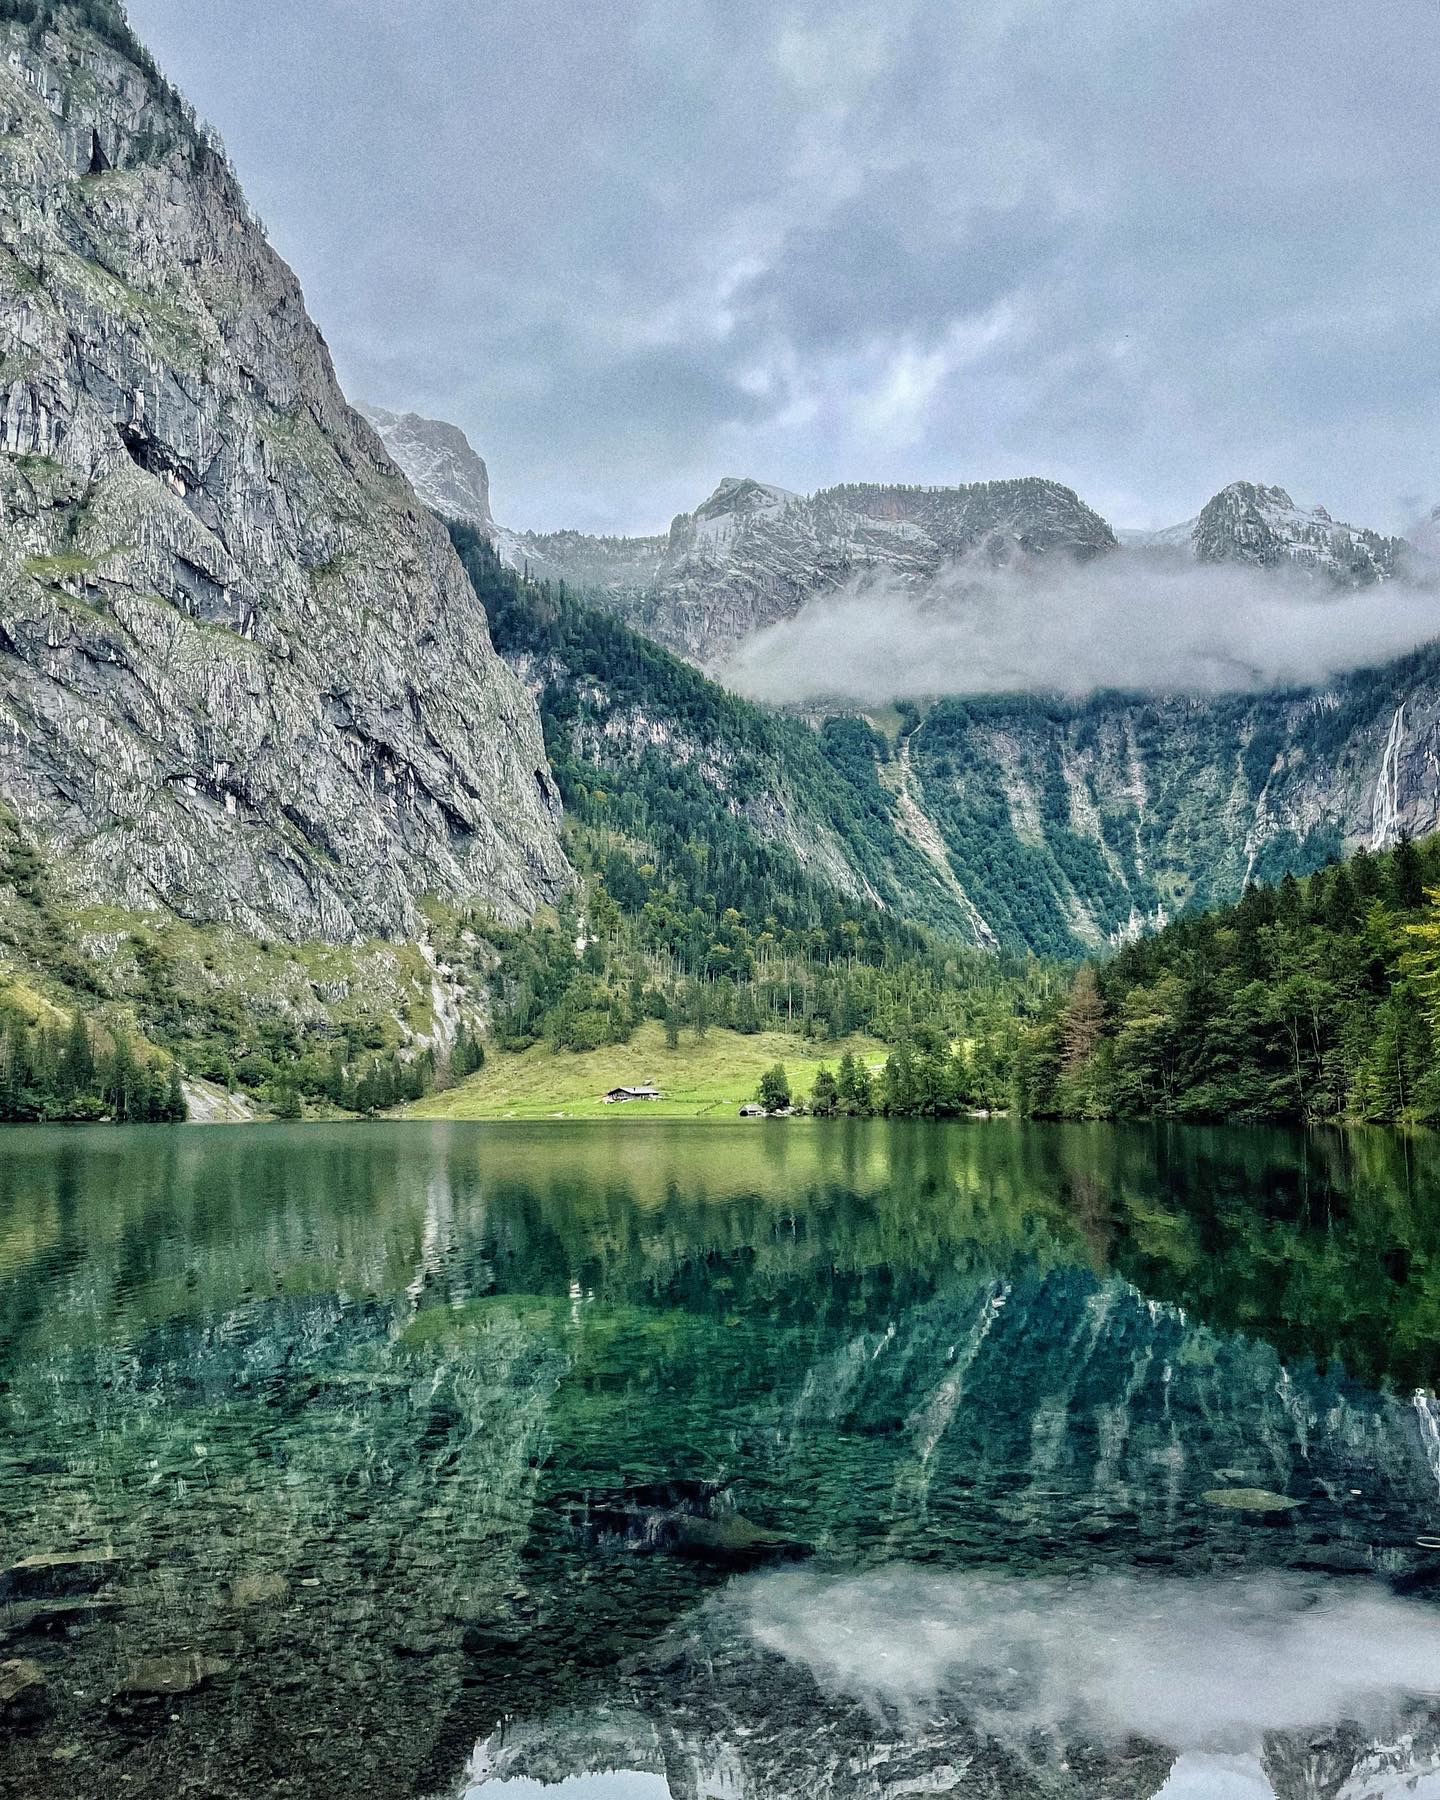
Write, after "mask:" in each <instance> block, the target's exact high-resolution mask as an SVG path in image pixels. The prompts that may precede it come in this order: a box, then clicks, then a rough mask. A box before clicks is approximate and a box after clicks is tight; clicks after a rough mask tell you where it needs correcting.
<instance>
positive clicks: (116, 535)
mask: <svg viewBox="0 0 1440 1800" xmlns="http://www.w3.org/2000/svg"><path fill="white" fill-rule="evenodd" d="M90 15H96V18H91V17H90ZM97 18H98V24H97V22H96V19H97ZM0 185H3V190H4V202H3V207H0V451H3V455H0V746H3V749H0V800H3V801H4V803H5V804H6V805H7V806H8V807H9V808H10V809H12V811H13V812H14V813H16V814H18V816H19V817H20V819H21V820H22V821H23V822H24V823H25V825H26V826H27V827H28V828H29V829H30V830H31V831H33V832H34V833H35V834H36V835H37V836H39V837H40V838H42V839H43V840H44V841H45V842H46V843H47V845H48V846H49V847H50V848H51V849H52V850H53V851H54V852H55V853H56V854H57V855H58V857H59V858H60V860H61V863H62V866H63V867H64V868H65V869H66V870H67V872H68V878H69V880H70V881H71V883H72V884H73V886H74V888H75V890H76V892H77V893H79V894H82V895H91V896H94V897H96V898H101V899H124V900H126V901H128V903H129V904H131V905H132V906H137V905H138V906H141V907H147V906H153V907H168V908H171V909H173V910H175V911H176V912H178V913H180V914H182V915H184V916H186V917H188V918H192V919H196V920H207V921H222V922H226V923H230V924H233V925H237V926H240V927H241V928H243V929H245V930H248V931H250V932H253V933H257V934H274V935H276V936H280V937H290V938H302V937H310V938H326V939H332V940H337V941H346V940H353V939H357V938H361V937H366V936H371V935H377V934H378V935H404V934H407V933H410V932H412V931H413V930H414V929H415V925H416V911H415V906H416V901H417V899H418V898H419V897H420V896H421V895H423V894H427V893H434V894H437V895H440V896H443V897H445V898H453V899H466V900H471V899H478V900H480V901H482V902H483V903H484V904H486V905H487V906H488V907H490V908H491V909H492V910H493V911H494V913H495V914H496V915H497V916H498V917H500V918H502V919H505V920H509V921H519V920H521V919H524V918H527V917H529V916H530V915H531V914H533V912H534V911H535V909H536V907H537V906H539V905H540V904H542V903H544V902H546V901H548V900H551V899H553V898H554V897H555V896H556V895H557V894H559V893H560V892H562V891H563V890H564V889H565V888H566V886H567V885H568V884H569V882H570V879H571V874H570V870H569V867H568V864H567V862H566V858H565V855H564V852H563V850H562V848H561V842H560V831H559V824H560V820H559V811H560V809H559V802H558V798H557V795H556V794H555V792H554V789H553V785H552V782H551V778H550V775H549V771H548V767H547V764H546V759H545V752H544V747H543V743H542V739H541V733H540V727H539V722H538V718H537V715H536V712H535V709H534V706H533V703H532V701H531V699H530V697H529V696H528V695H527V694H526V693H525V691H524V690H523V688H522V687H521V686H520V684H519V683H518V682H517V681H516V680H515V679H514V677H513V676H512V675H511V674H510V672H509V671H508V670H507V669H506V667H505V666H504V664H503V663H502V662H501V660H500V659H499V658H498V657H497V656H496V654H495V652H494V650H493V648H492V645H491V642H490V636H489V631H488V628H487V624H486V619H485V614H484V610H483V608H482V607H481V605H480V603H479V601H478V599H477V598H476V596H475V594H474V591H473V590H472V588H471V586H470V584H469V582H468V580H467V579H466V577H465V574H464V572H463V570H462V569H461V567H460V565H459V562H458V561H457V559H456V557H455V555H454V553H453V551H452V550H451V547H450V544H449V542H448V539H447V537H446V534H445V532H444V530H443V529H442V527H441V526H440V525H439V523H438V522H437V521H436V520H435V519H434V517H433V516H432V515H431V514H430V513H429V512H428V511H427V510H426V509H425V508H424V507H423V506H422V505H421V504H420V503H419V502H418V501H417V499H416V497H415V495H414V493H413V491H412V490H411V488H410V486H409V484H408V482H407V481H406V479H405V477H404V476H403V475H402V474H401V473H400V472H399V471H398V469H397V468H396V467H395V465H394V464H393V463H392V462H391V460H390V458H389V456H388V455H387V454H386V452H385V450H384V449H383V447H382V445H381V443H380V441H379V439H378V438H377V436H376V434H375V432H374V431H373V430H372V428H371V427H370V426H369V425H368V424H367V423H366V422H365V421H364V420H363V419H362V418H361V417H360V416H359V415H358V414H357V413H356V412H354V411H352V410H351V408H350V407H349V406H348V405H347V404H346V401H345V399H344V396H343V395H342V394H341V392H340V388H339V386H338V384H337V382H336V379H335V373H334V369H333V367H332V364H331V360H330V355H329V352H328V351H327V349H326V346H325V341H324V339H323V338H322V336H321V334H320V332H319V331H318V329H317V328H316V326H315V325H314V324H313V323H312V321H311V320H310V318H309V317H308V315H307V313H306V310H305V303H304V299H303V297H302V295H301V292H300V288H299V285H298V283H297V281H296V279H295V277H294V275H293V274H292V272H291V271H290V269H289V268H288V267H287V266H286V265H285V263H284V262H283V261H282V260H281V259H280V257H279V256H277V255H276V254H275V252H274V251H273V250H272V249H271V248H270V246H269V244H268V243H267V241H266V239H265V236H264V233H263V231H262V229H261V227H260V225H259V223H258V222H257V221H256V219H255V217H254V216H253V214H252V213H251V212H250V210H249V208H248V206H247V205H246V202H245V199H244V196H243V195H242V193H241V191H240V188H239V185H238V183H237V181H236V179H235V177H234V174H233V172H232V171H231V169H230V167H229V166H228V164H227V163H226V161H225V159H224V156H223V154H222V153H221V152H220V150H219V148H218V147H217V145H216V144H215V143H214V141H213V140H212V139H211V138H210V137H209V136H208V135H207V134H206V133H205V132H204V131H203V130H202V129H200V128H199V127H198V126H197V124H196V121H195V119H194V116H193V114H192V113H191V112H190V111H189V109H188V108H187V107H186V106H185V104H184V103H183V102H182V101H181V100H180V99H179V98H178V96H177V95H176V94H175V93H174V92H173V90H172V89H170V88H169V87H168V86H167V84H166V83H165V82H164V81H163V80H162V78H161V77H160V76H159V75H158V74H157V72H156V71H155V69H154V66H153V64H152V63H151V62H150V60H149V58H148V56H147V55H146V53H145V52H144V51H143V50H142V49H140V47H139V46H138V45H136V44H135V43H134V41H133V39H131V38H130V36H129V33H128V30H127V29H126V27H125V25H124V22H123V19H122V18H121V16H120V15H119V13H118V12H116V13H115V14H114V16H113V20H111V19H110V18H109V16H108V15H107V12H106V9H105V8H103V7H99V8H97V7H96V6H93V5H92V6H91V7H90V8H88V9H87V11H86V19H85V21H84V22H82V18H81V15H80V14H79V13H78V12H75V11H72V9H70V8H68V7H66V6H63V5H61V6H58V7H56V8H54V9H53V10H52V11H51V13H50V14H49V15H47V16H46V17H45V18H43V19H42V22H41V23H40V24H38V25H32V26H30V27H29V28H28V29H27V28H26V27H25V26H23V25H20V24H10V25H6V26H0Z"/></svg>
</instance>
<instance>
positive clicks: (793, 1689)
mask: <svg viewBox="0 0 1440 1800" xmlns="http://www.w3.org/2000/svg"><path fill="white" fill-rule="evenodd" d="M0 1332H3V1349H0V1407H3V1438H0V1534H3V1541H0V1633H3V1634H4V1643H3V1645H0V1793H3V1794H4V1795H5V1796H11V1795H16V1796H19V1795H23V1796H26V1800H45V1797H48V1796H62V1795H63V1796H65V1797H66V1800H76V1797H80V1800H84V1797H87V1796H91V1795H101V1794H104V1795H106V1796H120V1795H126V1796H132V1797H139V1796H145V1797H147V1800H148V1797H150V1796H154V1797H156V1800H161V1797H163V1800H175V1797H177V1796H206V1797H207V1800H209V1797H223V1800H228V1797H229V1796H236V1797H239V1796H244V1800H260V1797H262V1796H268V1795H294V1796H306V1797H307V1800H308V1797H324V1800H328V1797H330V1796H337V1797H338V1796H345V1797H356V1800H359V1797H364V1800H369V1797H372V1796H376V1797H383V1796H390V1795H396V1796H410V1795H415V1796H438V1797H443V1800H467V1797H468V1800H479V1797H482V1796H483V1797H484V1800H490V1797H491V1796H492V1795H493V1796H494V1797H495V1800H519V1797H521V1796H527V1797H528V1796H535V1797H541V1796H553V1797H554V1800H665V1797H666V1796H669V1797H670V1800H722V1797H723V1800H792V1797H794V1800H801V1797H805V1800H808V1797H810V1796H825V1797H827V1800H880V1797H884V1800H902V1797H906V1800H916V1797H919V1796H940V1795H964V1796H985V1797H986V1800H991V1797H993V1800H1016V1797H1025V1796H1032V1795H1034V1796H1042V1795H1043V1796H1077V1797H1079V1796H1085V1797H1090V1796H1097V1797H1098V1796H1104V1797H1106V1800H1129V1797H1131V1796H1134V1797H1135V1800H1140V1797H1142V1796H1152V1795H1163V1796H1165V1797H1166V1800H1178V1797H1180V1796H1189V1797H1195V1796H1203V1797H1205V1800H1224V1797H1227V1796H1236V1797H1237V1800H1238V1797H1240V1796H1245V1797H1247V1800H1260V1797H1262V1796H1267V1795H1269V1796H1275V1797H1278V1800H1301V1797H1302V1796H1315V1797H1319V1796H1324V1797H1325V1800H1361V1797H1362V1796H1364V1797H1366V1800H1379V1797H1381V1796H1384V1797H1386V1800H1389V1797H1390V1796H1394V1797H1395V1800H1399V1796H1401V1795H1406V1796H1414V1795H1420V1796H1425V1795H1429V1796H1435V1795H1437V1794H1440V1406H1437V1404H1436V1402H1435V1400H1434V1398H1433V1393H1434V1389H1435V1386H1436V1383H1437V1381H1440V1147H1437V1145H1436V1144H1435V1143H1433V1142H1431V1141H1428V1140H1423V1139H1413V1138H1410V1139H1407V1138H1404V1137H1401V1136H1398V1135H1393V1134H1387V1133H1380V1132H1373V1133H1363V1134H1353V1135H1341V1134H1329V1133H1310V1134H1289V1133H1284V1132H1278V1131H1260V1130H1218V1129H1217V1130H1186V1129H1179V1128H1168V1129H1160V1128H1153V1129H1151V1128H1144V1129H1117V1128H1110V1127H1105V1126H1041V1125H1023V1126H1022V1125H1019V1124H1012V1123H1008V1122H1004V1121H991V1122H971V1123H958V1124H947V1125H934V1126H927V1125H921V1124H903V1125H902V1124H893V1125H887V1124H883V1123H873V1124H871V1123H859V1122H853V1123H843V1122H836V1123H828V1124H827V1123H812V1124H805V1123H799V1122H791V1123H784V1124H760V1125H756V1126H754V1127H753V1128H746V1127H742V1126H738V1125H732V1126H724V1127H720V1126H716V1127H711V1126H705V1125H696V1124H678V1125H666V1124H662V1123H652V1122H645V1121H632V1120H627V1121H625V1122H624V1124H623V1125H616V1126H611V1127H607V1126H593V1125H577V1126H567V1125H563V1124H546V1125H513V1126H511V1125H477V1126H463V1125H462V1126H454V1125H440V1126H431V1125H424V1124H395V1125H390V1124H377V1125H371V1126H359V1125H349V1126H336V1127H329V1126H316V1125H309V1126H279V1125H277V1126H263V1127H240V1128H234V1129H221V1128H211V1129H205V1128H200V1127H180V1128H172V1129H165V1128H151V1129H144V1130H120V1129H104V1128H99V1129H94V1130H73V1129H71V1130H49V1129H39V1128H36V1129H29V1128H27V1129H12V1130H10V1131H7V1132H6V1133H5V1134H4V1135H3V1137H0Z"/></svg>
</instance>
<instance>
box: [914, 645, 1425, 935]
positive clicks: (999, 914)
mask: <svg viewBox="0 0 1440 1800" xmlns="http://www.w3.org/2000/svg"><path fill="white" fill-rule="evenodd" d="M891 767H892V774H893V775H894V776H896V777H897V778H900V779H903V784H904V792H905V794H906V796H907V799H908V801H909V802H910V805H909V807H907V809H906V812H905V813H904V814H903V815H902V817H907V818H913V817H914V816H916V815H918V816H919V817H920V818H921V819H922V820H928V821H929V822H930V824H931V826H932V827H933V831H932V832H931V837H932V840H934V841H935V842H936V846H937V849H938V850H939V851H941V852H943V855H944V857H945V859H946V861H947V862H948V865H949V867H950V868H951V869H952V870H953V872H954V875H955V878H956V879H957V880H958V881H959V882H960V883H961V884H962V886H963V887H964V889H965V891H966V893H967V894H968V896H969V898H970V900H971V901H972V903H973V905H974V907H975V908H976V911H977V914H978V916H979V918H980V919H981V920H983V922H984V925H985V927H986V928H987V929H988V931H989V933H990V935H991V937H992V938H993V939H995V940H998V941H999V942H1000V943H1002V944H1005V945H1007V946H1016V945H1018V944H1026V945H1028V946H1029V947H1031V948H1033V949H1036V950H1040V951H1047V952H1052V953H1057V954H1063V953H1068V952H1071V951H1073V950H1074V949H1075V948H1076V947H1077V946H1078V947H1082V948H1085V949H1088V950H1096V949H1103V948H1104V947H1105V946H1106V945H1107V944H1114V943H1117V942H1120V941H1122V940H1124V939H1126V938H1128V937H1131V936H1134V935H1136V934H1138V933H1139V932H1141V931H1143V930H1146V929H1149V928H1152V927H1154V926H1157V925H1160V924H1163V923H1164V921H1165V920H1166V919H1167V918H1170V917H1173V916H1174V915H1175V913H1176V912H1178V911H1179V910H1180V909H1181V908H1182V907H1185V906H1187V905H1212V904H1223V903H1225V902H1228V901H1231V900H1236V899H1238V898H1239V897H1240V894H1241V893H1242V892H1243V890H1244V887H1245V883H1246V882H1247V881H1250V880H1255V881H1271V880H1278V879H1279V877H1280V876H1281V875H1283V874H1284V873H1285V871H1286V870H1287V869H1289V870H1294V871H1296V872H1297V873H1299V872H1304V871H1307V870H1310V869H1313V868H1316V867H1318V866H1319V865H1320V864H1321V863H1323V862H1324V861H1325V860H1326V858H1327V857H1329V856H1331V855H1334V854H1338V853H1339V852H1341V851H1342V850H1343V851H1353V850H1356V849H1358V848H1360V847H1361V846H1362V845H1363V846H1364V847H1365V848H1367V849H1376V850H1379V849H1385V848H1387V847H1389V846H1390V845H1392V844H1394V843H1395V841H1396V840H1397V838H1398V837H1399V836H1400V834H1401V833H1402V832H1406V833H1409V834H1410V835H1411V836H1415V837H1419V836H1423V835H1425V834H1427V833H1429V832H1432V831H1435V830H1436V829H1440V774H1437V770H1440V646H1434V645H1431V646H1428V647H1427V648H1425V649H1422V650H1419V651H1416V652H1415V653H1414V654H1413V655H1411V656H1408V657H1405V658H1403V659H1401V660H1399V661H1397V662H1394V663H1390V664H1387V665H1386V666H1385V667H1383V668H1380V669H1373V670H1358V671H1356V672H1355V673H1353V674H1350V675H1346V676H1343V677H1341V678H1339V679H1338V680H1336V681H1335V682H1333V683H1332V684H1330V685H1329V686H1328V687H1326V688H1324V689H1319V690H1306V691H1296V692H1289V693H1274V694H1255V695H1232V696H1225V695H1220V696H1212V697H1203V698H1202V697H1196V696H1190V695H1153V696H1139V695H1126V694H1098V695H1096V696H1095V697H1094V698H1093V699H1090V700H1085V701H1068V700H1061V699H1058V698H1054V697H1050V698H1045V697H1037V698H1023V697H1013V698H1012V697H1003V698H992V699H981V700H964V699H956V700H945V701H941V702H940V703H939V704H938V705H936V706H935V707H934V708H932V709H931V711H930V712H928V713H927V714H926V715H925V718H924V720H923V722H921V723H920V724H919V725H918V727H917V728H916V729H914V730H913V731H912V732H911V733H910V734H909V735H908V736H907V737H906V738H905V739H903V740H902V742H901V744H900V745H899V747H898V751H897V755H896V757H895V759H894V762H893V764H892V766H891ZM917 841H918V834H917ZM977 935H978V934H977ZM981 941H983V938H982V940H981Z"/></svg>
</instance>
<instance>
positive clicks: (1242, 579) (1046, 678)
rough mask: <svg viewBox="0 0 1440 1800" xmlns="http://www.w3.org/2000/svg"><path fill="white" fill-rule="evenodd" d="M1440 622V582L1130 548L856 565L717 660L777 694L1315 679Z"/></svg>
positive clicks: (800, 699)
mask: <svg viewBox="0 0 1440 1800" xmlns="http://www.w3.org/2000/svg"><path fill="white" fill-rule="evenodd" d="M1437 633H1440V587H1436V586H1434V585H1413V586H1412V585H1404V584H1401V583H1398V582H1393V583H1389V584H1387V586H1386V587H1385V588H1384V590H1383V591H1380V592H1377V591H1375V590H1373V589H1365V590H1361V591H1359V592H1352V591H1348V590H1341V589H1327V591H1325V592H1324V593H1320V594H1317V592H1316V591H1315V588H1314V585H1313V584H1312V583H1311V582H1310V581H1309V580H1308V579H1307V578H1306V577H1305V576H1304V575H1303V574H1300V573H1298V572H1295V571H1293V570H1290V569H1277V570H1273V571H1272V570H1269V569H1264V570H1262V569H1257V568H1254V567H1247V566H1245V565H1244V564H1240V563H1235V564H1220V565H1210V566H1206V565H1202V564H1197V563H1195V562H1194V561H1192V560H1190V559H1188V558H1186V557H1184V556H1182V555H1179V554H1176V553H1174V552H1168V553H1167V552H1162V551H1140V550H1129V551H1124V552H1121V553H1120V554H1117V555H1114V556H1108V557H1105V558H1103V559H1101V560H1097V561H1095V562H1092V563H1089V564H1085V565H1077V564H1073V563H1061V564H1054V563H1051V564H1046V565H1043V566H1042V567H1039V568H1030V567H1027V568H1025V569H1024V570H1016V569H1013V568H1000V569H986V568H983V567H976V566H973V565H972V566H964V567H957V568H952V569H950V570H948V571H946V572H945V573H944V574H943V575H942V576H940V577H938V578H937V579H936V580H935V581H934V582H933V583H932V585H931V586H930V587H929V588H928V589H927V590H926V591H925V592H924V593H921V594H916V593H913V592H908V591H906V590H905V589H904V588H902V587H900V586H898V585H897V584H896V583H894V582H893V581H889V580H887V579H885V578H883V577H882V578H878V579H872V580H867V579H864V578H857V579H856V580H855V581H854V582H853V583H852V584H851V585H850V586H849V587H847V588H846V589H844V590H843V591H841V592H839V593H836V594H830V595H824V596H821V597H818V598H816V599H813V600H811V601H809V602H808V603H807V604H806V606H805V607H804V608H803V609H802V610H801V611H800V612H799V613H798V614H797V615H796V616H795V617H794V618H791V619H784V620H780V621H777V622H776V623H775V624H773V625H770V626H767V627H766V628H764V629H763V630H761V631H758V632H756V633H755V634H754V635H753V636H750V637H748V638H746V639H745V640H744V641H743V642H742V643H740V644H739V645H738V646H737V647H736V648H735V649H734V650H733V651H732V652H731V653H730V654H729V656H727V657H726V659H725V660H724V661H723V663H721V664H720V665H719V666H718V668H717V670H716V673H717V675H718V676H719V678H720V679H721V680H722V681H723V682H725V683H726V685H727V686H730V687H733V688H734V689H735V690H736V691H737V692H738V693H742V694H745V695H746V696H748V697H749V698H751V699H754V700H761V701H764V702H766V703H768V704H770V705H788V704H809V703H814V702H817V701H822V700H827V699H833V700H849V701H852V702H858V703H860V704H862V705H871V706H882V705H884V704H885V703H886V701H888V700H893V699H894V698H896V697H897V696H899V695H906V694H920V695H934V694H1003V693H1016V692H1022V693H1025V692H1041V691H1047V690H1048V691H1053V692H1057V693H1062V694H1070V695H1081V694H1087V693H1092V692H1095V691H1097V690H1100V689H1105V688H1123V689H1145V690H1150V691H1154V692H1160V693H1208V694H1221V693H1253V692H1259V691H1262V690H1264V689H1266V688H1272V687H1289V686H1298V685H1311V684H1315V683H1321V682H1324V681H1327V680H1328V679H1330V678H1331V677H1332V676H1334V675H1336V674H1339V673H1341V672H1342V671H1344V670H1347V669H1355V668H1362V667H1368V666H1371V665H1373V664H1377V663H1383V662H1386V661H1388V660H1389V659H1390V658H1392V657H1395V656H1399V655H1402V654H1403V653H1404V652H1406V651H1408V650H1412V649H1414V648H1415V647H1416V646H1417V645H1420V644H1423V643H1425V642H1427V641H1428V640H1429V639H1430V638H1432V637H1434V636H1435V635H1436V634H1437Z"/></svg>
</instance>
